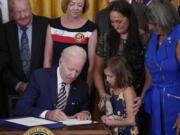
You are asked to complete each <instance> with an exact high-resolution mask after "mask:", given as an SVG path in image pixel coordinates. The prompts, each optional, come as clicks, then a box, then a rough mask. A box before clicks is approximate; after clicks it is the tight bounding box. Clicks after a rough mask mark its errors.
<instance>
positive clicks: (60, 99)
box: [56, 82, 66, 111]
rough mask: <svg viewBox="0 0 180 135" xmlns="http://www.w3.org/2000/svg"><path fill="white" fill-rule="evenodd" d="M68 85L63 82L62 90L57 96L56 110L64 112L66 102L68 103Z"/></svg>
mask: <svg viewBox="0 0 180 135" xmlns="http://www.w3.org/2000/svg"><path fill="white" fill-rule="evenodd" d="M65 86H66V84H65V83H64V82H62V85H61V89H60V91H59V93H58V96H57V105H56V108H57V109H59V110H61V111H63V110H64V107H65V101H66V90H65Z"/></svg>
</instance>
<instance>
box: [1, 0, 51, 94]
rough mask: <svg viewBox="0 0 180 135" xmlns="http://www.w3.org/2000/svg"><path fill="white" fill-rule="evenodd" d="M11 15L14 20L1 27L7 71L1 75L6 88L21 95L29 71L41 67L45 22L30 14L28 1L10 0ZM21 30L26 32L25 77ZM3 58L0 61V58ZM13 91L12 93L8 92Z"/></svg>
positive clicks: (45, 20) (27, 79)
mask: <svg viewBox="0 0 180 135" xmlns="http://www.w3.org/2000/svg"><path fill="white" fill-rule="evenodd" d="M8 2H9V8H10V14H11V16H12V17H13V19H14V20H12V21H10V22H8V23H6V24H4V26H3V31H4V34H5V38H4V39H3V42H2V45H3V46H5V48H6V49H4V53H7V56H8V60H9V63H8V68H7V70H6V72H4V81H5V82H6V83H7V86H8V89H10V90H16V91H18V92H19V93H22V92H24V90H25V89H26V86H27V84H28V81H29V75H30V73H31V71H32V70H34V69H37V68H41V67H42V66H43V56H44V45H45V37H46V29H47V24H48V20H47V19H46V18H43V17H39V16H36V15H32V13H31V7H30V3H29V1H28V0H9V1H8ZM23 28H25V29H26V31H25V35H26V41H27V42H26V45H28V54H29V59H28V60H27V59H26V60H27V62H28V63H29V66H28V73H29V74H28V75H26V74H25V70H24V64H23V63H24V61H25V60H24V57H25V56H22V54H21V52H22V50H23V49H24V48H23V47H22V46H23V44H22V41H23V40H22V39H23V38H22V37H23V34H24V33H23V30H22V29H23ZM1 59H3V58H1ZM11 92H12V91H11Z"/></svg>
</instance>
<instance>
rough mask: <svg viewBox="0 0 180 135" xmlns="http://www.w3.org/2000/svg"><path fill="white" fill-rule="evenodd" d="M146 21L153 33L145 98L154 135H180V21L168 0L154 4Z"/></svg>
mask: <svg viewBox="0 0 180 135" xmlns="http://www.w3.org/2000/svg"><path fill="white" fill-rule="evenodd" d="M145 17H146V19H147V22H148V24H149V29H150V30H153V31H154V32H153V34H152V36H151V39H150V42H149V46H148V50H147V52H146V55H145V63H146V81H145V85H144V88H143V93H142V98H144V102H145V110H146V111H147V112H148V113H149V114H150V115H151V134H152V135H179V133H180V116H179V112H180V25H179V23H180V18H179V16H178V13H177V11H176V10H175V9H174V7H173V6H172V5H171V3H170V2H169V1H166V0H154V1H152V2H151V3H150V4H149V5H148V6H147V10H146V12H145Z"/></svg>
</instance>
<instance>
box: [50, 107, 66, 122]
mask: <svg viewBox="0 0 180 135" xmlns="http://www.w3.org/2000/svg"><path fill="white" fill-rule="evenodd" d="M48 119H50V120H55V121H63V120H67V116H66V114H65V113H64V112H62V111H61V110H59V109H56V110H52V111H50V113H49V116H48Z"/></svg>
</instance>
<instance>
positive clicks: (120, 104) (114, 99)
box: [111, 91, 139, 135]
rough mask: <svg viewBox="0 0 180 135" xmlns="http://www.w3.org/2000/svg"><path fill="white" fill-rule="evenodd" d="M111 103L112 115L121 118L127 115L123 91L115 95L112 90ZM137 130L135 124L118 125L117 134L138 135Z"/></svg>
mask: <svg viewBox="0 0 180 135" xmlns="http://www.w3.org/2000/svg"><path fill="white" fill-rule="evenodd" d="M111 103H112V107H113V114H114V115H118V116H119V117H120V119H121V120H123V119H124V118H126V117H127V113H126V103H125V99H124V93H123V91H122V92H120V94H119V95H116V94H114V93H113V92H112V95H111ZM136 123H137V117H136ZM136 125H137V124H136ZM138 132H139V131H138V127H137V126H126V127H124V126H123V127H118V135H139V133H138Z"/></svg>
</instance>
